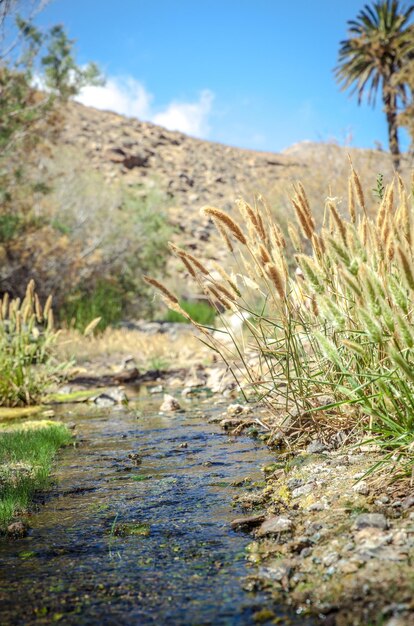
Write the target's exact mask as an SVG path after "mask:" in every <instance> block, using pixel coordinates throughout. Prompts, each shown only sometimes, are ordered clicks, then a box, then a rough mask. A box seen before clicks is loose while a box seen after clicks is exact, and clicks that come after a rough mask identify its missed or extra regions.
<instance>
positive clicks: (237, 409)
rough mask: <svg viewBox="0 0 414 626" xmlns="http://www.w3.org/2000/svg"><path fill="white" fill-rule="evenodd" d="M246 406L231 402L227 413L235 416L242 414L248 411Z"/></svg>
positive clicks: (229, 415)
mask: <svg viewBox="0 0 414 626" xmlns="http://www.w3.org/2000/svg"><path fill="white" fill-rule="evenodd" d="M246 408H249V407H245V406H243V404H229V406H228V407H227V411H226V414H227V416H228V417H235V416H236V415H241V414H242V413H245V412H246Z"/></svg>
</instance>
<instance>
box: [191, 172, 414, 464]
mask: <svg viewBox="0 0 414 626" xmlns="http://www.w3.org/2000/svg"><path fill="white" fill-rule="evenodd" d="M344 189H346V195H347V199H348V207H344V201H343V200H342V199H341V198H338V197H333V196H332V195H330V197H329V198H327V200H326V202H325V206H324V210H323V218H322V220H320V219H318V216H315V215H314V214H313V212H312V210H311V206H310V201H309V199H308V196H307V194H306V192H305V189H304V187H303V186H302V185H300V184H299V185H296V186H295V188H294V195H293V197H292V204H293V206H294V209H295V213H296V219H297V223H298V227H299V228H297V227H296V226H294V225H291V226H290V229H289V233H290V236H291V242H290V243H291V246H286V242H285V241H284V238H283V235H282V234H281V230H280V228H279V226H278V225H277V224H275V223H274V220H273V218H272V214H271V212H270V211H269V209H268V208H267V206H266V204H264V203H263V202H261V201H259V202H258V203H257V205H256V206H254V207H250V206H248V205H247V204H246V203H244V202H240V203H239V211H240V215H241V220H236V219H235V218H234V217H231V218H229V219H226V218H225V217H224V215H225V214H223V212H222V211H219V210H213V209H211V208H209V209H208V210H204V213H207V211H208V214H209V215H211V217H213V218H214V220H215V221H217V220H218V221H219V223H220V225H221V229H220V230H222V229H223V227H224V229H225V233H226V236H227V237H228V238H229V240H230V246H231V248H232V250H233V261H232V268H231V270H229V267H228V266H227V265H226V271H224V268H222V271H221V272H217V271H216V272H213V271H210V272H209V274H208V275H206V274H205V272H204V271H203V272H200V271H199V268H198V267H197V264H194V263H193V264H192V271H191V272H190V274H191V275H192V276H193V277H195V280H196V283H197V285H198V288H199V290H200V291H201V292H203V293H205V294H207V295H209V297H210V299H211V302H212V304H213V305H215V306H216V308H217V311H218V313H219V314H220V313H222V311H223V310H224V309H228V310H230V311H232V312H233V316H234V317H235V318H236V320H237V319H238V320H239V322H240V325H241V324H243V325H244V326H245V328H246V332H245V334H244V336H241V334H240V333H236V332H234V324H230V323H229V318H228V317H227V318H226V317H222V321H223V326H224V332H225V334H226V335H227V339H230V341H226V342H223V341H222V339H221V337H220V335H217V333H212V332H210V330H209V329H206V328H203V327H201V326H200V325H199V324H195V325H196V326H197V327H198V328H199V330H200V331H201V332H202V333H203V334H204V340H205V341H206V343H208V344H209V345H210V346H211V348H212V349H213V350H214V351H215V352H218V353H219V354H220V355H221V357H222V359H223V360H224V361H225V362H226V363H227V364H229V365H230V366H231V368H232V371H233V372H234V373H235V375H236V377H237V378H238V380H239V382H240V383H241V384H242V383H243V384H244V386H246V385H247V386H248V387H250V388H251V389H252V390H254V392H255V394H256V397H260V398H261V399H263V400H266V401H267V403H268V404H269V405H270V406H271V407H272V409H273V410H274V411H277V412H280V411H284V412H285V414H286V415H287V416H288V417H289V419H288V420H287V422H286V423H287V424H288V426H286V429H285V433H286V435H287V436H288V435H292V434H293V433H294V434H295V436H297V435H298V434H301V433H303V432H307V431H309V430H311V429H313V430H314V429H315V428H317V429H318V434H319V435H320V436H322V437H323V436H324V432H325V433H327V432H329V433H330V434H332V433H335V431H337V430H338V429H342V430H344V429H345V430H348V431H352V430H355V428H356V427H357V428H359V430H360V432H362V433H364V434H365V436H366V437H369V438H370V439H371V440H372V441H373V442H375V444H377V445H379V446H381V447H382V448H383V450H384V459H385V460H388V461H391V462H392V463H393V464H394V465H395V466H396V467H398V468H399V470H400V469H401V468H403V469H404V471H407V472H411V468H412V466H413V447H414V418H413V417H412V415H413V409H414V374H413V371H414V323H413V314H414V313H413V310H414V274H413V270H412V268H413V266H414V213H413V208H412V192H411V189H408V190H406V189H405V187H404V184H403V182H402V179H401V178H400V177H398V176H397V177H395V178H394V179H393V180H392V182H391V183H390V184H389V185H388V186H387V187H385V188H383V185H382V179H378V181H377V195H379V197H377V198H375V197H373V196H372V194H369V193H364V190H363V185H362V183H361V180H360V178H359V176H358V174H357V173H356V170H355V169H354V167H353V166H352V163H351V174H350V178H349V181H348V182H347V183H346V184H345V185H344ZM320 221H321V227H320V228H317V224H318V222H320ZM300 233H301V234H300ZM292 247H293V248H294V249H296V250H298V251H299V252H298V253H297V254H295V255H294V256H293V258H292V255H291V253H290V252H289V250H291V249H292ZM186 261H187V262H188V263H191V260H190V259H189V258H186ZM295 266H296V271H293V272H292V271H289V268H292V267H295Z"/></svg>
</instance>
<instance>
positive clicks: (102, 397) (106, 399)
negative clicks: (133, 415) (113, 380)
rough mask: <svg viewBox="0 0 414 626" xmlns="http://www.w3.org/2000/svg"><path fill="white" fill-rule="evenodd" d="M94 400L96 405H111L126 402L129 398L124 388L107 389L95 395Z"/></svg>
mask: <svg viewBox="0 0 414 626" xmlns="http://www.w3.org/2000/svg"><path fill="white" fill-rule="evenodd" d="M92 401H93V403H94V404H96V406H99V407H109V406H113V405H114V404H125V403H126V402H128V398H127V396H126V393H125V391H123V390H122V389H107V390H105V391H104V392H102V393H100V394H99V395H98V396H95V397H94V398H93V399H92Z"/></svg>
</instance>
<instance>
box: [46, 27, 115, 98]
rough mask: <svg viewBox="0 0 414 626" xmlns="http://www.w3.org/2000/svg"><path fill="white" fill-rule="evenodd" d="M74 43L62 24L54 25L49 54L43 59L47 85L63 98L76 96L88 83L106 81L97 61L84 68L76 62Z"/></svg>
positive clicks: (93, 83)
mask: <svg viewBox="0 0 414 626" xmlns="http://www.w3.org/2000/svg"><path fill="white" fill-rule="evenodd" d="M73 44H74V41H73V40H72V39H68V37H67V35H66V33H65V31H64V29H63V26H62V25H61V24H58V25H56V26H53V27H52V28H51V29H50V31H49V41H48V47H47V54H46V55H45V56H43V57H42V59H41V63H42V66H43V69H44V78H45V86H46V87H47V88H48V89H50V90H51V92H52V93H54V94H56V95H58V96H59V97H60V98H61V99H62V100H67V99H68V98H71V97H73V96H76V95H77V94H78V93H79V92H80V91H81V89H82V88H83V87H85V86H86V85H103V84H104V83H105V81H104V79H103V77H102V75H101V72H100V70H99V68H98V66H97V65H96V63H89V64H88V65H87V66H86V67H84V68H81V67H79V66H78V65H77V64H76V62H75V59H74V57H73Z"/></svg>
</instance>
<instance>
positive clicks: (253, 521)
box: [230, 513, 265, 529]
mask: <svg viewBox="0 0 414 626" xmlns="http://www.w3.org/2000/svg"><path fill="white" fill-rule="evenodd" d="M264 519H265V514H264V513H260V514H258V515H248V516H247V517H238V518H236V519H234V520H233V521H232V522H230V526H231V527H232V528H234V529H236V528H240V529H249V528H254V527H255V526H258V525H259V524H261V523H262V522H263V521H264Z"/></svg>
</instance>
